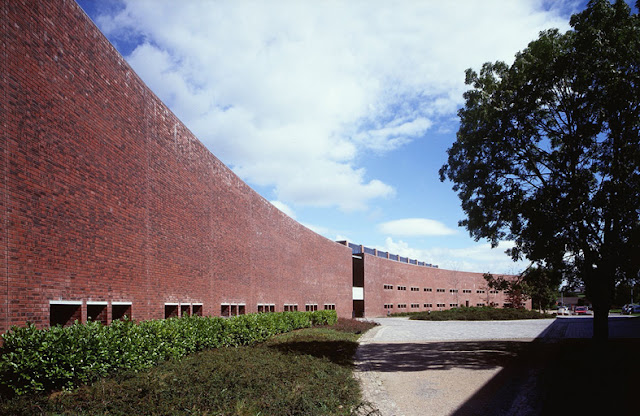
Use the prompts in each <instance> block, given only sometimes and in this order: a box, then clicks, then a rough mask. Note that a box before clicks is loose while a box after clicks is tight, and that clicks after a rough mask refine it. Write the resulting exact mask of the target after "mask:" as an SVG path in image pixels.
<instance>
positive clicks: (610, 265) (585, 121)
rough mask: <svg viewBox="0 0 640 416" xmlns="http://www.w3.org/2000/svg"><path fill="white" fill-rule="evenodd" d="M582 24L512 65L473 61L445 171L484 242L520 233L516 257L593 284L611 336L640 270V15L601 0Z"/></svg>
mask: <svg viewBox="0 0 640 416" xmlns="http://www.w3.org/2000/svg"><path fill="white" fill-rule="evenodd" d="M639 3H640V2H639ZM571 26H572V28H573V29H572V30H569V31H567V32H566V33H560V32H559V31H558V30H555V29H552V30H547V31H545V32H542V33H541V34H540V36H539V38H538V39H536V40H534V41H533V42H531V43H530V44H529V45H528V47H527V48H526V49H524V50H523V51H521V52H519V53H518V54H517V55H516V57H515V61H514V63H513V64H512V65H510V66H509V65H507V64H506V63H504V62H495V63H486V64H484V65H483V66H482V69H481V70H480V72H479V73H476V72H475V71H473V70H471V69H469V70H467V71H466V81H465V82H466V84H467V85H470V86H471V89H470V90H468V91H467V92H466V93H465V95H464V98H465V100H466V103H465V106H464V108H462V109H461V110H460V111H459V116H460V128H459V131H458V134H457V140H456V142H455V143H454V144H453V145H452V147H451V148H450V149H449V150H448V154H449V157H448V162H447V164H445V165H444V166H443V167H442V168H441V170H440V176H441V180H445V179H449V180H451V181H452V182H453V183H454V186H453V189H454V190H455V191H457V192H458V195H459V197H460V199H461V201H462V208H463V210H464V211H465V213H466V215H467V218H466V219H464V220H463V221H461V222H460V224H461V225H463V226H465V227H466V228H467V229H468V230H469V232H470V234H471V235H472V236H473V237H474V238H476V240H478V239H480V238H487V239H489V240H490V241H491V243H492V245H493V246H496V245H497V244H498V242H499V241H501V240H512V241H514V242H515V246H514V247H513V248H512V249H511V250H509V251H508V252H509V254H510V255H511V256H512V258H513V259H514V260H516V259H521V258H525V257H526V258H527V259H529V260H530V261H531V262H532V264H538V265H540V266H542V267H544V268H550V269H554V270H558V271H560V272H562V273H563V275H564V277H565V278H566V279H578V280H581V281H582V282H584V284H585V288H586V291H587V296H588V297H589V298H590V299H591V301H592V302H593V305H594V310H595V320H594V331H595V336H596V337H598V338H606V336H607V326H606V325H607V321H606V315H607V314H608V311H609V308H610V306H611V300H612V294H613V289H614V287H615V285H616V283H617V282H619V281H621V280H623V279H626V278H634V277H636V276H637V275H638V269H639V265H638V261H637V257H638V254H637V253H639V252H640V171H639V166H640V18H639V17H638V15H637V14H634V13H632V12H631V10H630V8H629V7H628V5H627V4H626V3H625V2H624V1H621V0H619V1H616V2H615V3H614V4H611V3H610V2H609V1H607V0H592V1H590V2H589V4H588V6H587V8H586V9H585V10H584V11H583V12H581V13H579V14H576V15H574V16H572V18H571Z"/></svg>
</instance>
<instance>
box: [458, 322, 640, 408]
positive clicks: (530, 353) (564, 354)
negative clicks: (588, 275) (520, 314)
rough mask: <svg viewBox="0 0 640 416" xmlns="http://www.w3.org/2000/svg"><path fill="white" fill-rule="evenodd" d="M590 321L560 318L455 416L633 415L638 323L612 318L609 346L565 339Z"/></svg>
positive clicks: (639, 363) (639, 362)
mask: <svg viewBox="0 0 640 416" xmlns="http://www.w3.org/2000/svg"><path fill="white" fill-rule="evenodd" d="M589 323H591V320H589V319H575V320H574V319H559V320H557V321H556V322H554V324H552V325H551V326H550V327H549V328H548V330H547V331H545V333H543V334H542V335H541V337H540V338H539V339H536V340H535V341H534V342H531V343H528V344H527V345H526V346H524V347H523V348H522V349H521V350H520V351H519V352H518V356H517V357H514V359H513V360H511V361H510V362H508V363H507V365H506V366H505V367H504V368H503V369H502V370H501V371H500V372H499V373H498V374H497V375H496V376H495V377H493V378H492V379H491V380H490V381H489V382H488V383H486V384H485V385H484V386H483V387H482V388H481V389H480V390H478V392H476V393H475V394H474V395H473V396H472V397H471V398H469V399H468V400H467V401H466V402H465V403H463V404H462V405H461V406H460V407H459V408H458V409H457V411H456V412H454V413H453V415H454V416H467V415H496V416H502V415H505V416H506V415H509V416H513V415H515V416H517V415H555V414H583V415H591V414H631V413H629V412H631V411H632V410H633V409H636V411H637V407H638V392H640V378H639V377H638V374H640V359H639V355H638V353H639V352H640V320H639V319H636V318H611V319H610V325H611V324H612V325H611V329H612V330H611V331H610V334H611V336H612V337H614V336H617V335H614V334H616V333H617V334H619V335H620V336H624V337H625V338H612V339H610V340H609V341H608V342H607V343H596V342H594V341H593V340H592V339H588V338H587V339H585V338H582V339H578V338H575V339H567V338H561V337H559V335H562V334H566V333H571V332H572V331H573V333H577V332H576V331H578V330H580V327H584V325H586V324H589Z"/></svg>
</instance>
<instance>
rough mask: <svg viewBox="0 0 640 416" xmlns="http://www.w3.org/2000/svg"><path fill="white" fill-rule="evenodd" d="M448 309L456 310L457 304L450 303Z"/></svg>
mask: <svg viewBox="0 0 640 416" xmlns="http://www.w3.org/2000/svg"><path fill="white" fill-rule="evenodd" d="M449 307H451V308H457V307H458V304H457V303H450V304H449Z"/></svg>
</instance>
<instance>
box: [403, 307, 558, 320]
mask: <svg viewBox="0 0 640 416" xmlns="http://www.w3.org/2000/svg"><path fill="white" fill-rule="evenodd" d="M398 315H400V314H398ZM398 315H395V316H398ZM403 315H404V316H409V319H414V320H423V321H508V320H516V319H541V318H553V315H549V314H541V313H539V312H537V311H531V310H528V309H516V308H504V309H502V308H493V307H490V306H483V307H469V308H467V307H461V308H453V309H448V310H444V311H432V312H431V313H429V312H415V313H407V314H403Z"/></svg>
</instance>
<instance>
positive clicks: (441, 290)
mask: <svg viewBox="0 0 640 416" xmlns="http://www.w3.org/2000/svg"><path fill="white" fill-rule="evenodd" d="M436 292H439V293H444V292H445V290H444V289H436Z"/></svg>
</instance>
